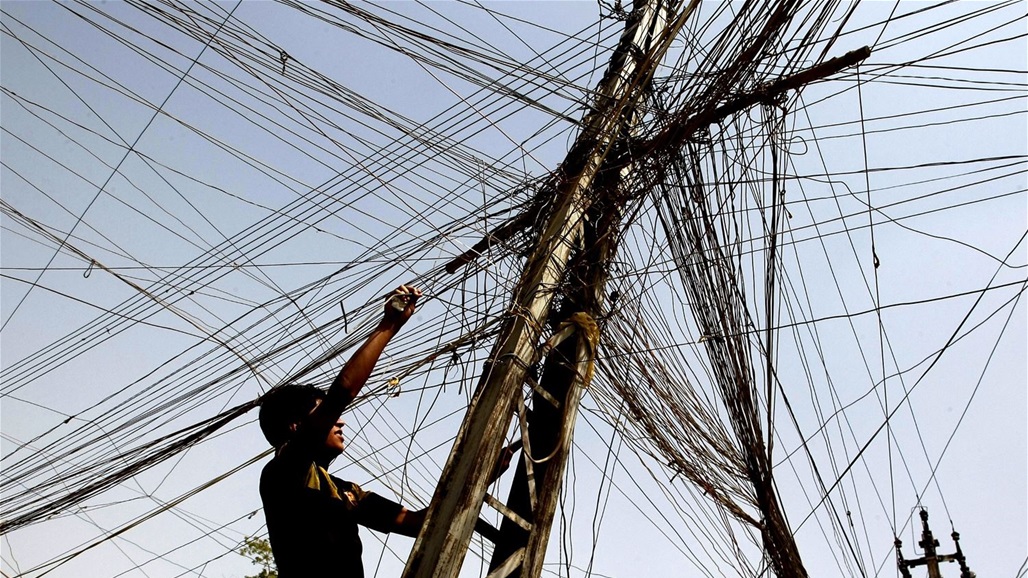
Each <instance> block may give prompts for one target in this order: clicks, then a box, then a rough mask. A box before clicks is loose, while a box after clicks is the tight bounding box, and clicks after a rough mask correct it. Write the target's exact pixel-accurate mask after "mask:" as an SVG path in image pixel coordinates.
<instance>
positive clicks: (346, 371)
mask: <svg viewBox="0 0 1028 578" xmlns="http://www.w3.org/2000/svg"><path fill="white" fill-rule="evenodd" d="M397 296H400V297H399V298H401V299H405V300H406V306H405V307H404V308H403V309H402V310H401V309H398V308H396V307H393V304H392V301H393V299H394V298H397ZM420 296H421V290H419V289H417V288H416V287H408V286H406V285H401V286H399V287H398V288H396V289H395V290H394V291H393V292H392V293H391V294H390V296H389V298H388V299H387V300H386V304H385V313H384V314H383V316H382V321H381V322H379V324H378V327H376V328H375V330H374V331H372V332H371V335H369V336H368V338H367V339H366V340H365V341H364V343H363V344H362V345H361V346H360V347H359V348H357V351H355V352H354V353H353V355H352V356H350V359H349V361H347V362H346V365H344V366H343V369H342V370H341V371H340V372H339V375H337V376H336V378H335V380H334V381H333V382H332V386H331V387H329V389H328V394H327V396H326V397H325V401H323V402H322V403H321V404H320V405H318V407H317V408H315V410H314V411H313V412H312V413H311V416H310V418H309V419H308V420H307V421H306V423H305V424H304V428H305V429H307V430H308V431H310V432H311V433H312V434H313V435H314V436H315V437H317V438H318V439H320V438H321V432H325V433H324V435H327V432H328V431H329V430H330V429H331V428H332V426H333V425H334V424H335V423H336V420H337V419H338V418H339V415H340V414H342V413H343V410H344V409H346V406H348V405H349V404H350V402H351V401H353V400H354V398H356V397H357V395H358V394H359V393H360V391H361V388H363V387H364V384H365V383H367V381H368V377H369V376H370V375H371V372H372V371H373V370H374V369H375V364H376V363H377V362H378V358H379V357H381V356H382V351H384V350H385V347H386V345H387V344H388V343H389V340H390V339H392V338H393V336H394V335H396V334H397V333H398V332H399V331H400V328H401V327H403V325H404V324H405V323H407V320H408V319H410V318H411V316H412V315H414V308H415V302H416V301H417V299H418V297H420Z"/></svg>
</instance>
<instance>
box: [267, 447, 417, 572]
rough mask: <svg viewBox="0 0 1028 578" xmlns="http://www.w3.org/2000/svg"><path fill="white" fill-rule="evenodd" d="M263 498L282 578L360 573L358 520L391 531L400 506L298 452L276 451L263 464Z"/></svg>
mask: <svg viewBox="0 0 1028 578" xmlns="http://www.w3.org/2000/svg"><path fill="white" fill-rule="evenodd" d="M319 470H320V471H319ZM261 500H262V501H263V502H264V516H265V518H266V520H267V522H268V538H269V540H270V542H271V550H272V552H273V553H274V555H275V564H276V565H277V566H278V575H279V577H280V578H301V577H307V576H317V577H319V578H322V577H325V578H329V577H337V578H363V576H364V565H363V564H362V562H361V552H362V550H363V546H362V545H361V539H360V536H359V535H358V534H357V525H358V524H360V525H362V526H367V527H368V528H371V529H373V530H378V531H380V532H389V530H390V529H391V528H392V527H393V522H394V521H395V520H396V517H397V516H398V515H399V513H400V510H401V508H402V506H400V505H399V504H397V503H395V502H393V501H391V500H387V499H386V498H383V497H381V496H379V495H377V494H374V493H371V492H365V491H363V490H362V489H361V488H360V486H358V485H357V484H354V483H352V482H347V481H343V480H341V479H339V478H337V477H335V476H330V475H328V473H327V472H325V471H324V470H322V469H320V468H318V467H317V466H316V465H315V464H314V460H313V459H312V458H310V457H309V456H306V455H303V452H297V451H294V452H290V451H280V452H279V454H278V455H276V456H275V458H274V459H272V460H271V461H270V462H268V464H267V465H266V466H264V471H263V472H261Z"/></svg>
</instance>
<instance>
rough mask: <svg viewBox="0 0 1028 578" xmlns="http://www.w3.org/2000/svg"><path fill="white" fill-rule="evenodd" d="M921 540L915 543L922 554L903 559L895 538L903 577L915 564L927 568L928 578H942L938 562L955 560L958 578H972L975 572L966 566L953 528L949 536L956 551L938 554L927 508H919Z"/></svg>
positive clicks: (958, 539) (937, 543) (906, 577)
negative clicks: (958, 571)
mask: <svg viewBox="0 0 1028 578" xmlns="http://www.w3.org/2000/svg"><path fill="white" fill-rule="evenodd" d="M921 527H922V530H921V540H920V541H919V542H918V543H917V545H918V546H921V548H922V549H923V550H924V556H922V557H920V558H915V559H913V560H904V559H903V552H901V551H900V548H902V547H903V542H901V541H900V539H899V538H896V563H897V564H898V565H899V571H900V574H902V575H903V578H911V575H910V569H911V568H916V567H917V566H925V567H927V568H928V578H942V574H941V573H940V572H939V562H956V563H958V564H959V565H960V578H974V577H975V574H974V572H972V571H971V569H970V568H968V567H967V562H966V561H965V560H964V553H963V552H962V551H961V550H960V534H958V533H957V532H956V531H955V530H954V531H953V533H952V534H950V535H951V536H953V543H954V544H956V546H957V551H956V553H954V554H938V553H937V552H936V548H938V547H939V541H938V540H936V539H935V537H934V536H933V535H932V530H931V529H930V528H929V527H928V510H925V509H924V508H921Z"/></svg>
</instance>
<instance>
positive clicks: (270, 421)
mask: <svg viewBox="0 0 1028 578" xmlns="http://www.w3.org/2000/svg"><path fill="white" fill-rule="evenodd" d="M325 395H326V394H325V392H324V391H323V390H321V389H319V388H318V387H316V386H313V385H309V384H301V383H290V384H286V385H281V386H279V387H276V388H273V389H272V390H271V391H269V392H268V393H266V394H264V396H263V397H262V398H261V411H260V415H259V416H258V421H259V422H260V424H261V431H262V432H264V437H265V438H267V439H268V443H269V444H271V445H273V446H275V447H278V446H280V445H282V444H284V443H285V442H287V441H289V438H290V437H292V435H293V432H292V430H291V429H290V426H291V425H293V424H294V423H298V422H300V421H302V420H303V418H305V417H307V415H308V414H310V412H311V410H312V409H314V406H315V405H316V404H317V403H318V400H322V399H325Z"/></svg>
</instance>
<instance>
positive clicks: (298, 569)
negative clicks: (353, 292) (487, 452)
mask: <svg viewBox="0 0 1028 578" xmlns="http://www.w3.org/2000/svg"><path fill="white" fill-rule="evenodd" d="M420 296H421V291H420V290H418V289H417V288H413V287H407V286H404V285H401V286H400V287H399V288H397V289H396V290H395V291H393V293H392V294H391V295H390V296H389V299H388V300H387V301H386V306H385V314H384V315H383V317H382V321H381V322H380V323H379V324H378V327H377V328H375V330H374V331H373V332H372V333H371V335H370V336H368V338H367V340H365V342H364V344H363V345H361V346H360V348H359V349H357V351H356V352H355V353H354V354H353V356H352V357H351V358H350V360H349V361H347V362H346V365H345V366H343V369H342V371H340V372H339V375H338V376H337V377H336V378H335V380H334V381H333V382H332V385H331V387H329V389H328V392H327V393H326V392H324V391H322V390H321V389H318V388H317V387H315V386H313V385H285V386H282V387H278V388H275V389H273V390H271V391H269V392H268V393H267V395H265V396H264V398H263V399H262V400H261V411H260V424H261V430H262V431H263V432H264V437H266V438H267V439H268V442H269V443H270V444H271V445H272V446H274V447H275V457H274V458H273V459H272V460H271V461H270V462H268V464H267V465H266V466H265V467H264V471H263V472H261V489H260V491H261V500H262V501H263V502H264V516H265V519H266V520H267V522H268V537H269V539H270V541H271V550H272V553H273V554H274V555H275V564H276V565H277V566H278V575H279V578H300V577H318V578H322V577H325V578H328V577H339V578H362V577H363V576H364V566H363V563H362V562H361V552H362V550H363V547H362V545H361V540H360V536H359V535H358V532H357V526H358V525H362V526H367V527H368V528H371V529H373V530H378V531H380V532H387V533H388V532H396V533H399V534H403V535H405V536H411V537H417V535H418V532H420V531H421V526H422V524H423V523H424V521H425V510H418V511H410V510H407V509H406V508H404V507H403V506H401V505H400V504H397V503H396V502H393V501H391V500H388V499H386V498H383V497H382V496H379V495H377V494H374V493H372V492H366V491H364V490H363V489H361V487H360V486H358V485H357V484H354V483H353V482H347V481H344V480H341V479H339V478H337V477H335V476H332V475H330V474H329V473H328V465H329V464H330V463H331V462H332V460H333V459H335V458H336V456H338V455H339V454H341V453H342V452H343V447H344V444H343V422H342V420H340V419H339V416H340V415H341V414H342V412H343V410H344V409H345V408H346V406H347V405H349V403H350V402H351V401H353V400H354V398H356V397H357V395H358V394H359V393H360V390H361V388H362V387H363V386H364V383H365V382H366V381H367V380H368V376H370V375H371V371H372V370H373V369H374V367H375V363H376V362H377V361H378V358H379V357H380V356H381V355H382V351H383V350H384V349H385V346H386V344H388V343H389V340H390V339H392V338H393V336H395V335H396V333H397V332H398V331H399V330H400V328H401V327H403V325H404V323H406V322H407V320H408V319H410V317H411V315H413V314H414V308H415V302H416V301H417V299H418V297H420ZM518 447H520V443H515V444H512V445H511V446H509V447H508V448H506V449H505V450H504V452H503V453H502V454H501V456H500V460H499V462H498V463H497V464H496V466H495V468H494V473H493V476H492V479H493V480H495V479H496V478H497V477H499V475H500V474H501V473H503V471H504V470H506V469H507V467H508V466H509V464H510V460H511V457H512V456H513V453H514V451H516V449H517V448H518ZM479 531H489V528H488V525H486V524H484V522H483V523H480V528H479ZM492 531H493V532H495V529H492Z"/></svg>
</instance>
